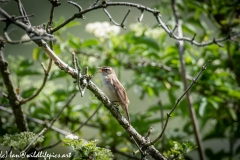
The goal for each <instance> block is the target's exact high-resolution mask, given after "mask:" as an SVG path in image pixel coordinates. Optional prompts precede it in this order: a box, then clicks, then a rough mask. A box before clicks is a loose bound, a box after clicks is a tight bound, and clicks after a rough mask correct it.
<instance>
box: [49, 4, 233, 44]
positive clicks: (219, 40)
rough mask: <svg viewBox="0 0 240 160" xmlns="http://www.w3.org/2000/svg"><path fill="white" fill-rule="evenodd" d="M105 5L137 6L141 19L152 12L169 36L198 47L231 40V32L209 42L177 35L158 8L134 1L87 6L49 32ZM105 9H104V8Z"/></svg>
mask: <svg viewBox="0 0 240 160" xmlns="http://www.w3.org/2000/svg"><path fill="white" fill-rule="evenodd" d="M107 6H128V7H134V8H137V9H139V10H140V11H141V16H140V19H139V20H142V18H143V11H147V12H150V13H152V14H153V16H154V17H155V18H156V20H157V22H158V24H159V26H160V27H162V28H163V29H164V31H165V32H166V33H167V34H168V35H169V37H171V38H173V39H175V40H178V41H186V42H190V43H191V44H193V45H196V46H198V47H203V46H208V45H211V44H217V45H218V46H221V44H219V43H220V42H224V41H227V40H231V34H228V35H227V36H226V37H224V38H220V39H215V38H214V39H213V40H212V41H209V42H197V41H195V40H194V39H195V36H196V35H194V36H193V38H189V37H179V36H177V35H175V34H173V32H174V31H175V29H176V27H175V28H174V29H173V30H172V31H171V30H170V29H169V28H168V26H167V25H166V24H165V23H164V22H163V21H162V19H161V15H160V11H158V10H154V9H151V8H149V7H146V6H143V5H141V4H136V3H129V2H108V1H106V3H104V4H100V5H94V6H92V7H90V8H87V9H85V10H82V11H81V12H79V13H76V14H74V15H73V16H72V17H70V18H68V19H67V20H66V21H65V22H63V23H62V24H60V25H59V26H57V27H55V28H53V29H52V30H51V33H54V32H56V31H58V30H59V29H61V28H62V27H64V26H65V25H66V24H68V23H69V22H71V21H72V20H74V19H76V18H81V17H82V16H83V14H86V13H88V12H90V11H93V10H96V9H100V8H103V9H104V8H106V7H107ZM104 11H105V10H104ZM105 13H106V14H107V15H108V17H110V21H112V22H113V23H114V24H115V25H117V26H121V25H120V24H118V23H116V22H115V21H113V19H112V18H111V16H109V15H110V14H109V13H107V12H106V11H105Z"/></svg>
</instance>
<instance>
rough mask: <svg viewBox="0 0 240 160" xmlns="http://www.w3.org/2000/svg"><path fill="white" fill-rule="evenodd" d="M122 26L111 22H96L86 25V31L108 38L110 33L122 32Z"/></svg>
mask: <svg viewBox="0 0 240 160" xmlns="http://www.w3.org/2000/svg"><path fill="white" fill-rule="evenodd" d="M120 29H121V28H120V27H118V26H115V25H111V24H110V23H109V22H94V23H88V24H87V25H86V31H87V32H89V33H92V34H94V35H95V36H96V37H98V38H108V37H109V35H111V34H113V35H117V34H119V33H120Z"/></svg>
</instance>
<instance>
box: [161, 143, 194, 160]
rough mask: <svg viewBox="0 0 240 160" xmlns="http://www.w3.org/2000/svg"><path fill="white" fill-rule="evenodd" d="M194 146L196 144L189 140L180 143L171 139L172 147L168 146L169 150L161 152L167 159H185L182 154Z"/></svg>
mask: <svg viewBox="0 0 240 160" xmlns="http://www.w3.org/2000/svg"><path fill="white" fill-rule="evenodd" d="M196 147H197V146H196V145H195V144H194V143H193V142H191V141H187V142H183V143H182V144H181V143H178V142H176V141H173V147H172V148H170V150H169V151H167V152H163V155H164V156H165V157H166V158H167V159H179V160H184V159H185V158H184V155H185V154H187V153H188V152H190V151H191V150H193V149H195V148H196Z"/></svg>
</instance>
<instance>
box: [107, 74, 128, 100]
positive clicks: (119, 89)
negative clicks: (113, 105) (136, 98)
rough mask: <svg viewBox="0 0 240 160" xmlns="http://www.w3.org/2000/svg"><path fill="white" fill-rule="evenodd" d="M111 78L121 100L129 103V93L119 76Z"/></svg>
mask: <svg viewBox="0 0 240 160" xmlns="http://www.w3.org/2000/svg"><path fill="white" fill-rule="evenodd" d="M111 80H112V84H113V87H114V88H115V91H116V93H117V95H118V97H119V98H120V100H121V102H122V103H124V104H129V103H130V102H129V100H128V97H127V93H126V90H125V89H124V87H123V85H122V84H121V83H120V82H119V80H118V79H117V78H112V79H111Z"/></svg>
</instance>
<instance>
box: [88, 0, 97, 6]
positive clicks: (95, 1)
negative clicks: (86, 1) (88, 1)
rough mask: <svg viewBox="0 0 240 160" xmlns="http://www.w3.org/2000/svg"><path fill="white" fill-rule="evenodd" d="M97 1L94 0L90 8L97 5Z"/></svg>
mask: <svg viewBox="0 0 240 160" xmlns="http://www.w3.org/2000/svg"><path fill="white" fill-rule="evenodd" d="M98 1H99V0H96V1H95V2H94V3H93V4H92V5H91V6H90V8H92V7H94V6H95V5H96V4H97V3H98Z"/></svg>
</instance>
